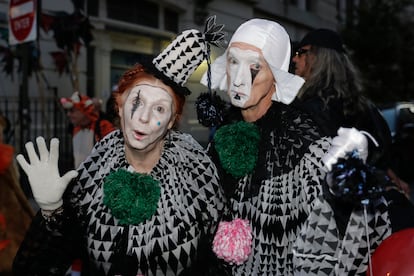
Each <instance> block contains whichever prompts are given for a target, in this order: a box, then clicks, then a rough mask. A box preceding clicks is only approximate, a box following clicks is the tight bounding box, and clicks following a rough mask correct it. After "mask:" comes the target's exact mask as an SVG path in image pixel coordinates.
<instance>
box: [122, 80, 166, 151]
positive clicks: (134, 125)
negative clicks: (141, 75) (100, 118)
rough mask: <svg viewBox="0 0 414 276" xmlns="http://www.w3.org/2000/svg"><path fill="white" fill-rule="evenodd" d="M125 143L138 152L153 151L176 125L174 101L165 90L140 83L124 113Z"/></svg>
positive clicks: (129, 99) (126, 101)
mask: <svg viewBox="0 0 414 276" xmlns="http://www.w3.org/2000/svg"><path fill="white" fill-rule="evenodd" d="M121 114H122V116H121V119H122V124H123V128H124V135H125V140H126V143H127V144H128V146H130V147H132V148H134V149H136V150H151V149H152V148H154V147H155V146H156V145H157V144H158V143H157V142H160V141H162V139H163V137H164V135H165V133H166V132H167V130H168V129H169V128H171V126H172V124H173V120H172V118H173V99H172V97H171V95H170V94H169V93H168V92H167V91H166V90H165V88H163V87H159V86H157V85H154V84H150V83H140V84H138V85H137V86H135V87H133V88H132V89H131V91H130V92H129V94H128V96H127V98H126V100H125V104H124V106H123V107H122V110H121Z"/></svg>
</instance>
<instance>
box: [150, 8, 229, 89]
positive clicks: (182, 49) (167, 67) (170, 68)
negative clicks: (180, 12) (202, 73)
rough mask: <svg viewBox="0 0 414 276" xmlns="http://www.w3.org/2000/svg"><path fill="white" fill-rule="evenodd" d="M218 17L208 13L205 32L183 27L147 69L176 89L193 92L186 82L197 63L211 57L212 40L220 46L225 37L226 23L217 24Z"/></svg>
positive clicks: (213, 43)
mask: <svg viewBox="0 0 414 276" xmlns="http://www.w3.org/2000/svg"><path fill="white" fill-rule="evenodd" d="M215 21H216V17H215V16H211V17H209V18H208V19H207V21H206V26H205V29H204V32H200V31H199V30H195V29H191V30H185V31H183V32H182V33H181V34H180V35H178V36H177V37H176V38H175V39H174V40H173V41H172V42H171V43H170V44H169V45H168V46H167V47H166V48H165V49H164V50H163V51H162V52H161V53H160V54H159V55H158V56H157V57H155V58H154V59H153V60H152V66H153V68H148V69H150V71H152V73H155V74H156V76H157V77H159V78H161V79H162V80H163V81H164V82H166V84H167V85H169V86H171V87H172V88H173V89H174V91H175V92H176V93H178V94H182V95H184V96H186V95H189V94H190V93H191V92H190V91H189V90H188V89H187V88H186V87H185V86H184V85H185V84H186V82H187V80H188V78H189V77H190V76H191V75H192V74H193V73H194V71H195V70H196V69H197V67H198V66H199V65H200V64H201V63H202V62H203V61H204V60H206V59H208V58H209V55H210V45H209V44H212V45H216V46H221V45H220V43H222V41H223V39H224V33H223V32H222V30H223V28H224V25H216V23H215ZM152 66H151V67H152ZM146 67H148V66H146ZM151 69H152V70H151ZM154 69H155V70H154ZM154 71H155V72H154Z"/></svg>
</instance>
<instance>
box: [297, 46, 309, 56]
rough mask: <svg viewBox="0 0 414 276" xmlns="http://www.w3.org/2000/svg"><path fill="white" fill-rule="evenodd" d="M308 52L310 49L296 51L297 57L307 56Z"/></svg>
mask: <svg viewBox="0 0 414 276" xmlns="http://www.w3.org/2000/svg"><path fill="white" fill-rule="evenodd" d="M307 52H309V49H303V48H300V49H298V50H297V51H296V53H295V56H298V57H300V56H301V55H303V54H306V53H307Z"/></svg>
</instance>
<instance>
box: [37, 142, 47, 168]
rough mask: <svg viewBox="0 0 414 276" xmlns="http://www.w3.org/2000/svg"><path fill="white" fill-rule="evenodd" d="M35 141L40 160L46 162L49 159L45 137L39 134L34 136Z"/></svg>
mask: <svg viewBox="0 0 414 276" xmlns="http://www.w3.org/2000/svg"><path fill="white" fill-rule="evenodd" d="M36 143H37V148H38V149H39V156H40V161H41V162H47V161H48V159H49V151H48V150H47V147H46V142H45V139H44V138H43V137H41V136H39V137H37V138H36Z"/></svg>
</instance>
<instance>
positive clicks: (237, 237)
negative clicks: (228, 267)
mask: <svg viewBox="0 0 414 276" xmlns="http://www.w3.org/2000/svg"><path fill="white" fill-rule="evenodd" d="M251 251H252V229H251V227H250V224H249V222H248V221H247V220H244V219H234V220H232V221H222V222H220V223H219V225H218V228H217V233H216V235H215V237H214V240H213V252H214V253H215V254H216V255H217V257H218V258H220V259H223V260H225V261H226V262H228V263H230V264H236V265H240V264H242V263H244V262H245V261H246V260H247V259H248V258H249V255H250V252H251Z"/></svg>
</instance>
